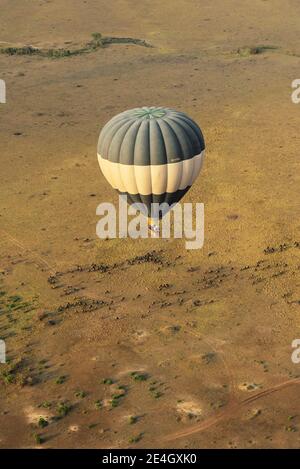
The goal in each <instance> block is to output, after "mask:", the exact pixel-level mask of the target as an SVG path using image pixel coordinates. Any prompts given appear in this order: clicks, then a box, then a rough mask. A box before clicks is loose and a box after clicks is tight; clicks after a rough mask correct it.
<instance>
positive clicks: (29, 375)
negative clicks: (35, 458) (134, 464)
mask: <svg viewBox="0 0 300 469" xmlns="http://www.w3.org/2000/svg"><path fill="white" fill-rule="evenodd" d="M283 3H284V4H285V6H284V5H283ZM0 10H1V14H0V52H1V53H0V78H1V79H4V80H5V82H6V86H7V103H6V104H0V122H1V124H0V145H1V147H0V158H1V171H0V188H1V190H0V233H1V237H0V248H1V249H0V291H1V293H0V337H1V339H4V340H5V342H6V346H7V358H8V361H7V363H6V364H0V389H1V392H0V446H1V447H2V448H8V447H9V448H11V447H18V448H27V447H41V448H47V447H58V448H63V447H71V448H76V447H94V448H110V447H114V448H126V447H147V448H151V447H161V448H167V447H171V448H172V447H179V448H180V447H181V448H182V447H186V448H199V447H204V448H215V447H225V448H236V447H238V448H257V447H259V448H260V447H272V448H277V447H278V448H283V447H284V448H297V447H299V445H300V394H299V389H300V388H299V385H300V365H296V364H294V363H292V361H291V353H292V348H291V343H292V340H293V339H295V338H297V337H299V336H300V288H299V285H300V279H299V271H300V270H299V269H300V257H299V253H300V244H299V242H300V233H299V215H300V210H299V123H300V105H298V106H297V105H295V104H293V103H292V101H291V97H290V95H291V91H292V89H291V82H292V80H294V79H295V78H299V74H300V40H299V17H300V5H299V2H297V1H296V0H287V1H286V2H282V1H279V0H251V1H250V0H245V1H243V2H235V1H233V0H215V1H214V2H211V1H208V0H202V1H197V0H176V2H175V1H172V0H165V1H163V2H161V1H159V0H151V1H148V0H143V1H140V2H136V1H134V0H127V1H125V0H114V1H111V2H107V1H103V0H85V1H82V0H73V1H71V0H60V1H58V0H40V1H36V2H32V1H29V0H2V1H1V2H0ZM143 105H162V106H168V107H173V108H175V109H178V110H183V111H185V112H187V113H188V114H189V115H190V116H191V117H192V118H193V119H194V120H196V121H197V122H198V123H199V124H200V126H201V128H202V130H203V133H204V136H205V140H206V146H207V153H206V160H205V164H204V168H203V171H202V173H201V175H200V177H199V178H198V179H197V181H196V182H195V184H194V186H193V188H192V189H191V190H190V191H189V192H188V194H187V195H186V196H185V199H184V201H189V202H193V203H196V202H204V204H205V242H204V247H203V248H202V249H199V250H194V251H187V250H186V249H185V242H184V240H181V239H170V240H162V239H147V240H132V239H129V238H128V239H121V240H120V239H112V240H100V239H98V238H97V237H96V233H95V228H96V223H97V220H98V217H97V216H96V207H97V205H98V204H99V203H100V202H103V201H109V202H114V203H117V194H116V193H115V192H114V191H113V190H112V189H111V187H110V186H109V185H108V184H107V182H106V181H105V180H104V178H103V176H102V174H101V172H100V169H99V168H98V162H97V157H96V145H97V139H98V135H99V131H100V129H101V127H102V126H103V125H104V124H105V123H106V122H107V120H109V119H110V118H111V117H112V116H114V115H115V114H117V113H118V112H121V111H123V110H125V109H128V108H133V107H138V106H143Z"/></svg>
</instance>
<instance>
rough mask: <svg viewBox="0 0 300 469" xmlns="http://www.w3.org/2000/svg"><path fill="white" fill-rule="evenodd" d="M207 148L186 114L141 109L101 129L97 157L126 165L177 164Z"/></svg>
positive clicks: (195, 126)
mask: <svg viewBox="0 0 300 469" xmlns="http://www.w3.org/2000/svg"><path fill="white" fill-rule="evenodd" d="M204 148H205V143H204V138H203V135H202V132H201V130H200V128H199V126H198V125H197V124H196V123H195V122H194V121H193V120H192V119H191V118H190V117H189V116H188V115H187V114H185V113H183V112H178V111H175V110H173V109H169V108H163V107H141V108H135V109H131V110H129V111H125V112H122V113H121V114H118V115H117V116H115V117H113V118H112V119H111V120H110V121H109V122H108V123H107V124H106V125H105V126H104V127H103V129H102V131H101V133H100V137H99V141H98V154H99V155H101V157H102V158H104V159H107V160H109V161H111V162H115V163H122V164H127V165H143V166H148V165H158V164H168V163H176V162H178V161H182V160H186V159H189V158H192V157H193V156H195V155H199V154H200V153H201V152H202V151H203V150H204Z"/></svg>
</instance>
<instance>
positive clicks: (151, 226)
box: [148, 220, 160, 238]
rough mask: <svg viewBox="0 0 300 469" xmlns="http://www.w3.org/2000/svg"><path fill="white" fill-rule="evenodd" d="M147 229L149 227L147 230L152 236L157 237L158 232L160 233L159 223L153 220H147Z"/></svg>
mask: <svg viewBox="0 0 300 469" xmlns="http://www.w3.org/2000/svg"><path fill="white" fill-rule="evenodd" d="M148 229H149V231H150V233H151V236H152V237H153V238H158V237H159V234H160V228H159V224H157V223H155V222H153V220H149V223H148Z"/></svg>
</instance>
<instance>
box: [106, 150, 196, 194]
mask: <svg viewBox="0 0 300 469" xmlns="http://www.w3.org/2000/svg"><path fill="white" fill-rule="evenodd" d="M204 154H205V150H203V151H202V152H201V153H200V154H199V155H195V156H194V157H193V158H190V159H187V160H182V161H179V162H177V163H169V164H162V165H152V166H139V165H124V164H121V163H114V162H111V161H109V160H107V159H104V158H102V157H101V155H99V154H98V161H99V165H100V168H101V171H102V173H103V175H104V177H105V179H106V180H107V181H108V182H109V183H110V184H111V185H112V187H113V188H114V189H117V190H118V191H120V192H127V193H129V194H142V195H150V194H156V195H160V194H164V193H165V192H168V193H172V192H176V191H177V190H179V189H180V190H182V189H185V188H186V187H189V186H191V185H192V184H193V182H194V181H195V179H196V178H197V176H198V174H199V173H200V171H201V168H202V165H203V159H204Z"/></svg>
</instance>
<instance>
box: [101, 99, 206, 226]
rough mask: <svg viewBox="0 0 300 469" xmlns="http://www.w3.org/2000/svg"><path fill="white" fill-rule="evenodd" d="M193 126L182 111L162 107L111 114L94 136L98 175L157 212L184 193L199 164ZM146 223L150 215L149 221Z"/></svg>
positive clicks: (200, 141)
mask: <svg viewBox="0 0 300 469" xmlns="http://www.w3.org/2000/svg"><path fill="white" fill-rule="evenodd" d="M204 151H205V143H204V138H203V135H202V132H201V130H200V128H199V126H198V125H197V124H196V123H195V122H194V121H193V120H192V119H191V118H190V117H189V116H188V115H187V114H185V113H183V112H178V111H175V110H173V109H169V108H163V107H141V108H135V109H131V110H128V111H125V112H122V113H121V114H118V115H117V116H115V117H113V118H112V119H111V120H110V121H109V122H107V124H106V125H105V126H104V127H103V129H102V131H101V133H100V136H99V141H98V152H97V153H98V161H99V165H100V168H101V170H102V173H103V175H104V177H105V178H106V179H107V181H108V182H109V183H110V184H111V186H112V187H113V188H114V189H116V190H117V191H118V192H119V193H120V194H126V196H127V201H128V202H129V203H130V204H133V203H140V204H144V207H145V208H146V211H145V215H146V216H148V217H150V214H151V204H152V203H158V204H162V203H165V204H164V205H163V207H164V208H163V210H162V212H161V213H160V217H161V216H163V215H165V214H166V213H167V212H168V210H169V209H170V208H171V206H172V205H173V204H175V203H177V202H179V200H180V199H181V198H182V197H183V196H184V194H186V192H187V191H188V190H189V189H190V187H191V186H192V184H193V183H194V181H195V179H196V178H197V176H198V174H199V172H200V170H201V168H202V164H203V158H204ZM149 223H150V226H153V225H151V219H150V221H149Z"/></svg>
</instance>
